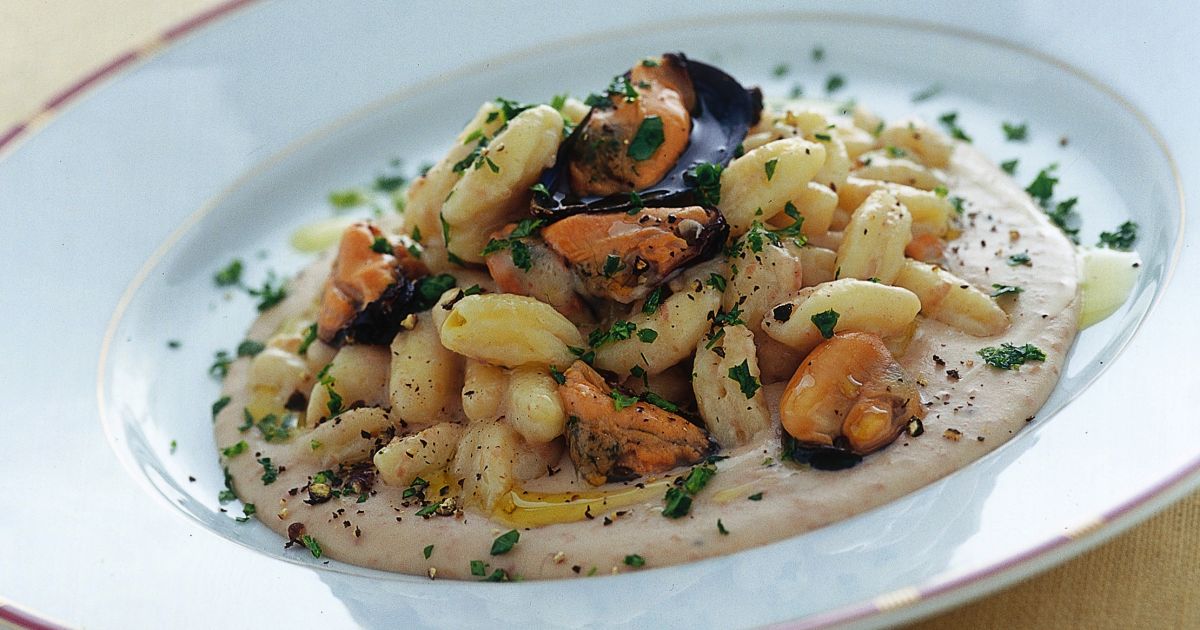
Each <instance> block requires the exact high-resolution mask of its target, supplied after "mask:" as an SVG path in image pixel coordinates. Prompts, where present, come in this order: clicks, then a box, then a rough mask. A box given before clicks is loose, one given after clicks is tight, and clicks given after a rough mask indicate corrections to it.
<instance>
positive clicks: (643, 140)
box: [625, 116, 663, 162]
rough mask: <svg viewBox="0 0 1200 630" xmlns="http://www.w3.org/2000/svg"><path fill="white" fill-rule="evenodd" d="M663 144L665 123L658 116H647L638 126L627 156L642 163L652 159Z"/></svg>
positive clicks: (627, 150)
mask: <svg viewBox="0 0 1200 630" xmlns="http://www.w3.org/2000/svg"><path fill="white" fill-rule="evenodd" d="M662 143H663V122H662V118H659V117H658V116H647V117H645V118H644V119H642V124H640V125H638V129H637V133H635V134H633V140H631V141H630V142H629V148H628V149H626V150H625V155H628V156H629V157H631V158H633V159H635V160H637V161H639V162H641V161H643V160H648V159H650V156H652V155H654V152H655V151H658V147H660V146H662Z"/></svg>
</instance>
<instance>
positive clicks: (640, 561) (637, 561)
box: [625, 553, 646, 567]
mask: <svg viewBox="0 0 1200 630" xmlns="http://www.w3.org/2000/svg"><path fill="white" fill-rule="evenodd" d="M625 564H626V565H627V566H631V567H640V566H645V564H646V559H645V558H643V557H641V556H639V555H638V554H636V553H631V554H629V555H627V556H625Z"/></svg>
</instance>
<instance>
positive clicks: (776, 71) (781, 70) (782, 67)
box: [771, 63, 792, 77]
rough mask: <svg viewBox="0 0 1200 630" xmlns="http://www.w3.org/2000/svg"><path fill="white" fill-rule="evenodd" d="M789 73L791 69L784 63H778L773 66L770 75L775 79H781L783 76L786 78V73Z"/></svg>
mask: <svg viewBox="0 0 1200 630" xmlns="http://www.w3.org/2000/svg"><path fill="white" fill-rule="evenodd" d="M791 71H792V69H791V68H790V67H788V65H787V64H786V63H779V64H775V67H774V68H772V69H771V74H773V75H775V76H777V77H783V76H787V73H789V72H791Z"/></svg>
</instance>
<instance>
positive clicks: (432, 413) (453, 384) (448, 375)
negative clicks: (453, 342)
mask: <svg viewBox="0 0 1200 630" xmlns="http://www.w3.org/2000/svg"><path fill="white" fill-rule="evenodd" d="M391 353H392V361H391V379H390V381H389V386H388V389H389V392H390V396H389V397H390V399H391V404H392V414H393V415H394V416H396V418H398V419H399V420H400V421H401V422H403V423H405V424H407V425H408V426H410V427H423V426H428V425H431V424H436V423H438V422H443V421H446V420H450V419H452V418H453V417H454V416H456V415H457V414H458V412H459V409H461V406H460V403H459V392H461V391H462V379H463V376H462V373H463V358H462V357H461V356H459V355H458V354H455V353H454V352H451V351H449V350H447V349H446V348H445V347H443V346H442V341H441V338H440V337H439V336H438V329H437V328H436V327H435V324H434V321H433V318H432V317H431V316H429V315H427V314H424V313H422V314H420V315H417V321H416V324H415V325H414V326H413V328H412V329H411V330H407V331H405V330H402V331H400V333H399V334H397V335H396V337H395V338H394V339H393V340H392V347H391Z"/></svg>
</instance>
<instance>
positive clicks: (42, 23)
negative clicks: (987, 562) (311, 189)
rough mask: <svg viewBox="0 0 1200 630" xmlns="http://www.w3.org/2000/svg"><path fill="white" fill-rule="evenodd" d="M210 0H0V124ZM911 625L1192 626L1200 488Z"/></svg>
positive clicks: (1199, 604) (1199, 621)
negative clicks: (1051, 565)
mask: <svg viewBox="0 0 1200 630" xmlns="http://www.w3.org/2000/svg"><path fill="white" fill-rule="evenodd" d="M218 3H219V2H218V0H168V1H163V0H0V133H3V132H4V131H5V130H7V129H8V128H9V127H10V126H11V125H12V124H13V123H15V122H17V121H21V120H25V119H26V118H28V117H29V116H31V115H32V114H35V113H37V111H38V109H39V107H40V106H41V104H42V103H44V102H45V101H46V100H47V99H48V98H50V97H51V96H52V95H54V94H56V93H57V92H58V91H60V90H62V89H64V88H65V87H66V86H68V85H70V84H72V83H74V82H75V81H76V80H77V79H79V78H80V77H82V76H83V75H84V74H86V73H88V72H90V71H92V70H94V69H96V68H97V67H99V66H100V65H102V64H104V63H105V62H107V61H108V60H110V59H112V58H114V57H116V56H117V55H119V54H121V53H123V52H125V51H126V50H129V49H131V48H134V47H136V46H139V45H141V44H143V43H145V42H148V41H152V40H153V39H154V38H155V37H156V36H158V35H159V34H161V33H162V32H163V31H164V30H166V29H167V28H169V27H171V26H174V25H175V24H177V23H179V22H181V21H182V20H184V19H187V18H189V17H192V16H194V15H196V14H198V13H200V12H201V11H204V10H206V9H209V8H211V7H214V6H216V5H217V4H218ZM2 595H3V593H0V596H2ZM18 603H19V602H18ZM45 612H47V613H50V614H52V615H53V614H54V613H55V611H45ZM912 628H916V629H921V630H926V629H928V630H932V629H938V630H941V629H950V628H971V629H989V628H1004V629H1020V628H1087V629H1099V628H1200V493H1196V494H1193V495H1191V496H1189V497H1187V498H1185V499H1184V500H1183V501H1181V502H1179V503H1177V504H1175V505H1174V506H1172V507H1170V508H1169V509H1167V510H1166V511H1165V512H1163V513H1162V514H1159V515H1158V516H1156V517H1154V518H1153V519H1151V520H1149V521H1147V522H1146V523H1144V524H1142V525H1140V526H1138V527H1136V528H1134V529H1133V530H1131V531H1129V532H1127V533H1125V534H1123V535H1121V536H1119V537H1117V538H1116V539H1114V540H1112V541H1110V542H1108V543H1106V544H1104V545H1102V546H1100V547H1098V548H1096V549H1094V550H1092V551H1090V552H1088V553H1087V554H1084V555H1083V556H1081V557H1079V558H1076V559H1075V560H1072V561H1071V562H1068V563H1067V564H1064V565H1062V566H1060V567H1057V568H1055V569H1052V570H1050V571H1048V572H1046V573H1044V574H1042V575H1039V576H1037V577H1034V578H1032V579H1030V580H1027V581H1025V582H1022V583H1020V584H1018V585H1016V586H1013V587H1011V588H1009V589H1007V590H1004V591H1001V592H1000V593H997V594H995V595H992V596H990V597H987V598H984V599H982V600H979V601H976V602H974V603H971V604H968V605H966V606H963V607H961V608H958V609H955V610H951V611H949V612H946V613H943V614H942V615H940V616H937V617H934V618H932V619H929V620H926V621H923V622H920V623H917V624H915V625H913V626H912Z"/></svg>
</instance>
